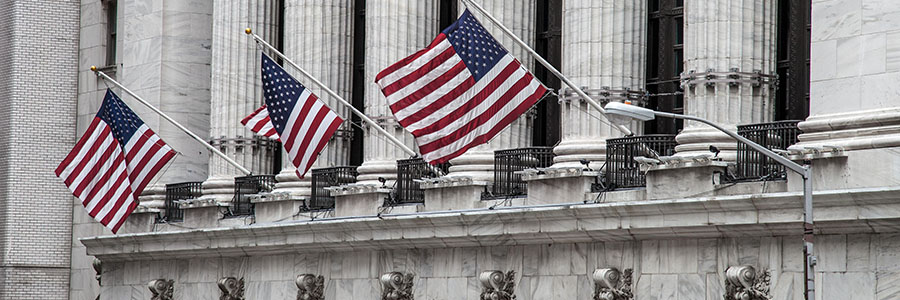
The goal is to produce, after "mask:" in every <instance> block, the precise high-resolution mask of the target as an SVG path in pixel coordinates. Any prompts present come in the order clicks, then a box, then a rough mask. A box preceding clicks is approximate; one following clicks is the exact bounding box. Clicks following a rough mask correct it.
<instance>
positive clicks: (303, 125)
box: [262, 54, 344, 178]
mask: <svg viewBox="0 0 900 300" xmlns="http://www.w3.org/2000/svg"><path fill="white" fill-rule="evenodd" d="M262 81H263V96H264V98H265V101H266V109H267V110H268V114H269V117H270V118H271V120H272V125H273V126H274V127H275V131H277V132H278V135H279V136H280V137H281V144H282V145H284V149H285V150H286V151H287V152H288V158H289V159H290V160H291V162H292V163H293V164H294V166H295V167H297V176H300V178H303V176H304V175H306V172H307V171H309V168H310V167H312V164H313V162H314V161H316V157H318V156H319V152H321V151H322V149H323V148H325V144H326V143H328V140H330V139H331V136H333V135H334V132H335V131H337V129H338V127H340V126H341V123H342V122H344V119H341V117H340V116H338V115H337V114H336V113H335V112H334V111H332V110H331V109H330V108H328V106H327V105H325V103H324V102H322V101H321V100H319V98H318V97H316V95H313V93H312V92H311V91H310V90H309V89H307V88H306V87H304V86H303V85H302V84H300V83H299V82H297V80H296V79H294V77H291V75H289V74H288V73H287V72H285V71H284V69H282V68H281V66H279V65H278V64H276V63H275V61H273V60H272V59H271V58H269V57H268V56H267V55H265V54H263V55H262Z"/></svg>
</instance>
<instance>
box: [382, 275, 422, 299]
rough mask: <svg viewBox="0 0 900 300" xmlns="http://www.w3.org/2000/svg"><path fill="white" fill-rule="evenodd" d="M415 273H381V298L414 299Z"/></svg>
mask: <svg viewBox="0 0 900 300" xmlns="http://www.w3.org/2000/svg"><path fill="white" fill-rule="evenodd" d="M415 276H416V275H415V274H412V273H405V274H404V273H400V272H388V273H384V274H381V289H382V290H381V300H413V293H412V287H413V279H415Z"/></svg>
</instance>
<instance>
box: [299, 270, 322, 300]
mask: <svg viewBox="0 0 900 300" xmlns="http://www.w3.org/2000/svg"><path fill="white" fill-rule="evenodd" d="M295 282H296V283H297V288H298V290H297V300H324V299H325V277H323V276H322V275H319V276H316V275H313V274H303V275H300V276H297V280H296V281H295Z"/></svg>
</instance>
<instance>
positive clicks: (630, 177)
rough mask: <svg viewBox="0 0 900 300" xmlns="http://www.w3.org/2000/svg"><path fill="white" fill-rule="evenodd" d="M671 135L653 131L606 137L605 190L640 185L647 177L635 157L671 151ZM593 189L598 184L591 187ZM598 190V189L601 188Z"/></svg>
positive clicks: (644, 183) (654, 155)
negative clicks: (647, 133) (637, 134)
mask: <svg viewBox="0 0 900 300" xmlns="http://www.w3.org/2000/svg"><path fill="white" fill-rule="evenodd" d="M676 144H677V143H676V142H675V135H674V134H654V135H642V136H633V137H624V138H616V139H608V140H606V174H605V175H606V176H605V177H606V180H605V182H604V185H605V188H606V189H615V188H630V187H642V186H645V185H646V184H647V178H646V177H645V176H644V173H643V172H641V168H640V164H639V163H637V162H635V161H634V158H635V157H641V156H643V157H649V158H655V157H657V156H669V155H672V154H675V145H676ZM592 189H593V190H595V191H596V190H597V189H598V187H596V186H595V187H592ZM601 189H602V188H601Z"/></svg>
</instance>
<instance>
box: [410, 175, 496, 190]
mask: <svg viewBox="0 0 900 300" xmlns="http://www.w3.org/2000/svg"><path fill="white" fill-rule="evenodd" d="M488 185H490V183H489V182H487V181H480V180H473V179H472V177H468V176H443V177H438V178H428V179H422V180H420V181H419V186H420V187H421V188H422V189H425V190H428V189H440V188H450V187H464V186H488Z"/></svg>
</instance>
